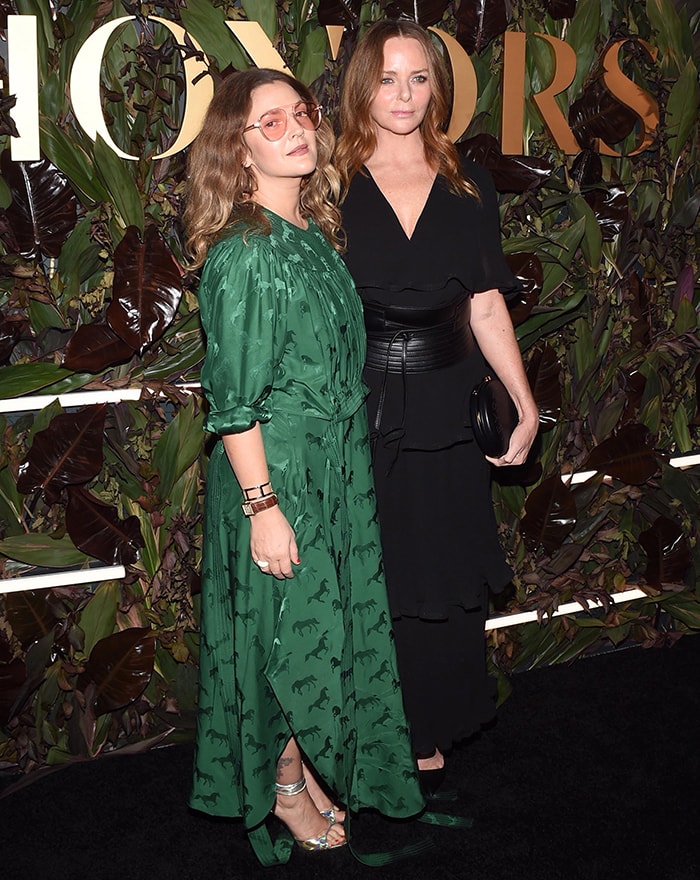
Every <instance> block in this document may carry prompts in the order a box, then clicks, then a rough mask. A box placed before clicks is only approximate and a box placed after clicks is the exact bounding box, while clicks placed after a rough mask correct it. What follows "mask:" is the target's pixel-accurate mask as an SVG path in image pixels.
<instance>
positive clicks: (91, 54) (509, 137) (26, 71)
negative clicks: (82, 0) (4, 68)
mask: <svg viewBox="0 0 700 880" xmlns="http://www.w3.org/2000/svg"><path fill="white" fill-rule="evenodd" d="M135 18H136V17H135V16H124V17H122V18H119V19H116V20H115V21H111V22H107V23H106V24H104V25H102V26H101V27H100V28H98V29H97V30H96V31H95V32H94V33H93V34H91V35H90V36H89V37H88V38H87V40H86V41H85V43H84V44H83V46H82V47H81V48H80V49H79V51H78V53H77V54H76V57H75V62H74V64H73V69H72V71H71V73H70V79H69V92H70V98H71V103H72V107H73V111H74V113H75V116H76V119H77V120H78V123H79V124H80V125H81V126H82V128H84V129H85V131H86V132H87V134H88V135H89V136H90V137H91V138H92V139H93V140H94V139H95V138H96V136H97V135H98V134H99V135H101V137H102V138H103V139H104V141H105V142H106V144H107V145H108V146H109V147H110V148H111V149H112V150H114V152H115V153H116V154H117V155H118V156H121V157H122V158H124V159H137V158H138V157H137V156H131V155H129V154H128V153H125V152H124V151H123V150H121V149H120V148H119V147H118V146H117V145H116V144H115V143H114V141H113V140H112V137H111V135H110V133H109V130H108V129H107V125H106V123H105V119H104V113H103V110H102V100H101V88H100V71H101V67H102V61H103V56H104V52H105V48H106V46H107V42H108V40H109V38H110V37H111V35H112V34H113V33H114V32H115V30H116V29H117V28H119V27H120V26H122V25H123V24H125V23H127V22H129V21H133V20H135ZM153 20H154V21H157V22H158V23H160V24H162V25H163V26H164V27H166V28H168V30H169V31H170V32H171V33H172V34H173V36H174V37H175V39H176V40H177V41H178V43H180V44H184V42H185V38H186V37H187V36H188V35H187V33H186V31H185V30H184V29H183V28H182V27H181V26H180V25H178V24H176V23H174V22H170V21H167V20H165V19H162V18H157V17H153ZM226 25H227V26H228V28H229V29H230V30H231V32H232V33H233V34H234V36H235V37H236V38H237V39H238V40H239V42H240V43H241V45H242V46H243V48H244V49H245V50H246V52H247V53H248V54H249V55H250V57H251V59H252V60H253V63H254V64H256V65H258V66H260V67H272V68H274V69H276V70H283V71H286V72H289V69H288V67H287V65H286V64H285V62H284V59H283V58H282V57H281V55H280V54H279V53H278V52H277V50H276V49H275V48H274V46H273V45H272V42H271V40H270V39H269V38H268V37H267V35H266V34H265V32H264V31H263V29H262V27H261V26H260V24H259V23H258V22H256V21H227V22H226ZM430 30H431V31H432V32H433V34H435V36H436V37H437V38H438V39H439V40H440V41H441V43H442V45H443V47H444V49H445V52H446V55H447V58H448V59H449V65H450V69H451V73H452V81H453V105H452V114H451V118H450V124H449V128H448V135H449V136H450V138H452V140H455V141H456V140H457V139H458V138H459V137H461V136H462V134H463V133H464V132H465V131H466V129H467V127H468V126H469V123H470V122H471V120H472V117H473V115H474V111H475V109H476V103H477V97H478V83H477V78H476V73H475V71H474V66H473V65H472V62H471V60H470V58H469V56H468V55H467V53H466V52H465V51H464V49H463V48H462V46H461V45H460V44H459V43H458V42H457V40H455V38H454V37H452V36H450V35H449V34H447V33H445V32H444V31H441V30H439V29H438V28H434V27H431V28H430ZM326 33H327V35H328V44H329V53H330V56H331V58H332V59H333V60H336V59H337V57H338V53H339V50H340V44H341V40H342V37H343V27H342V26H341V25H328V26H327V27H326ZM532 36H535V37H539V38H540V39H543V40H546V41H547V42H548V43H549V45H550V46H551V48H552V51H553V53H554V75H553V77H552V81H551V83H550V84H549V85H548V86H547V87H546V88H545V89H543V90H542V91H541V92H539V93H535V94H533V95H532V100H533V101H534V102H535V104H536V106H537V108H538V110H539V112H540V114H541V116H542V119H543V121H544V123H545V126H546V127H547V129H548V130H549V132H550V134H551V136H552V138H553V139H554V141H555V143H556V145H557V146H558V147H559V148H560V149H561V150H563V151H564V152H566V153H569V154H576V153H578V152H579V150H580V147H579V145H578V143H577V142H576V139H575V137H574V135H573V132H572V131H571V129H570V128H569V125H568V123H567V120H566V118H565V116H564V113H563V112H562V110H561V109H560V107H559V105H558V104H557V102H556V100H555V97H556V95H558V94H560V93H561V92H563V91H564V90H565V89H566V88H568V86H569V85H570V84H571V82H572V81H573V77H574V73H575V69H576V55H575V53H574V50H573V49H572V48H571V47H570V46H568V45H567V44H566V43H564V42H563V41H562V40H559V39H557V38H556V37H552V36H550V35H548V34H533V35H532ZM189 40H191V43H192V44H193V45H194V46H195V47H196V49H197V51H198V52H201V56H198V57H196V58H194V57H190V58H188V57H185V56H186V53H185V51H184V50H182V53H183V64H184V69H185V94H184V99H183V100H184V104H183V118H182V124H181V127H180V131H179V133H178V136H177V138H176V139H175V142H174V143H173V144H172V146H171V147H169V148H168V149H167V150H166V151H165V152H163V153H160V154H158V155H156V156H154V157H153V158H155V159H162V158H167V157H169V156H172V155H174V154H175V153H178V152H179V151H180V150H182V149H184V148H185V147H186V146H187V145H188V144H190V143H191V142H192V140H193V139H194V138H195V137H196V135H197V132H198V131H199V128H200V126H201V123H202V119H203V117H204V114H205V113H206V109H207V107H208V105H209V102H210V100H211V98H212V95H213V83H212V80H211V77H209V76H206V75H202V74H206V72H207V71H208V59H207V58H206V55H205V54H204V52H202V50H201V48H200V46H199V45H198V44H197V42H196V41H195V40H194V39H193V38H192V37H191V36H190V37H189ZM629 40H635V41H636V42H638V43H639V44H640V45H641V46H642V47H643V48H644V50H645V52H646V53H647V55H648V56H649V57H650V58H651V60H652V61H655V60H656V57H657V54H658V53H657V50H656V49H652V48H651V47H650V46H649V44H648V43H646V42H645V41H644V40H642V39H640V38H638V37H629V38H627V39H622V40H618V41H616V42H615V43H613V44H612V45H611V46H610V47H609V48H608V50H607V51H606V53H605V56H604V60H603V65H604V75H603V78H604V82H605V85H606V88H607V89H608V90H609V91H610V93H611V94H612V95H613V96H614V97H615V98H616V99H617V100H618V101H620V102H621V103H623V104H624V105H625V106H626V107H628V108H629V109H630V110H632V112H633V113H635V114H636V115H637V116H638V117H639V120H640V124H641V126H642V129H643V130H642V131H641V132H640V135H639V138H638V140H637V145H636V147H635V149H634V150H633V151H632V152H631V153H630V154H629V155H636V154H637V153H641V152H642V151H643V150H645V149H648V148H649V146H651V144H652V143H653V139H654V135H655V133H656V130H657V128H658V124H659V107H658V104H657V102H656V100H655V99H654V97H653V96H652V95H650V94H649V93H647V92H645V91H644V90H643V89H642V88H640V87H639V86H638V85H637V84H636V83H635V82H633V81H632V80H630V79H629V78H628V77H626V76H625V75H624V73H623V72H622V70H621V69H620V50H621V48H622V46H624V45H625V43H627V42H628V41H629ZM526 41H527V36H526V35H525V34H523V33H519V32H516V31H507V32H506V33H505V35H504V67H503V102H502V104H503V106H502V122H501V145H502V149H503V152H504V153H506V154H516V155H517V154H521V153H522V151H523V148H524V147H523V137H524V135H523V129H524V118H525V100H526V98H525V77H526V73H525V70H526V59H525V47H526ZM7 42H8V74H9V77H8V79H9V84H8V83H5V84H4V85H5V86H8V85H9V87H10V89H11V92H12V94H14V95H15V96H16V98H17V102H16V105H15V107H14V108H13V109H12V111H11V115H12V118H13V120H14V122H15V125H16V126H17V128H18V130H19V137H11V138H10V147H11V155H12V158H13V160H14V161H34V160H38V159H40V158H41V153H40V145H39V106H38V104H39V101H38V93H39V83H38V52H37V26H36V16H34V15H10V16H8V29H7ZM18 47H19V48H18ZM0 85H3V84H2V83H0ZM57 112H59V108H57ZM598 146H599V149H600V151H601V152H602V153H605V154H607V155H612V156H618V155H620V154H619V153H617V152H615V150H613V149H612V148H611V147H610V146H608V145H607V144H605V143H603V142H602V141H601V142H600V143H599V145H598Z"/></svg>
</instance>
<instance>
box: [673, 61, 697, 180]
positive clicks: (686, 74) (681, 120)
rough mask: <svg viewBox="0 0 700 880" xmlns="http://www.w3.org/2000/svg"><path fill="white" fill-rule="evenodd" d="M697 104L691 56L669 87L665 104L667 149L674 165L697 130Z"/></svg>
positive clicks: (695, 69)
mask: <svg viewBox="0 0 700 880" xmlns="http://www.w3.org/2000/svg"><path fill="white" fill-rule="evenodd" d="M698 104H700V85H698V70H697V67H696V66H695V64H694V63H693V60H692V58H691V59H689V61H688V63H687V64H686V65H685V66H684V68H683V71H682V73H681V75H680V77H679V78H678V81H677V82H676V83H675V85H674V86H673V88H672V89H671V94H670V95H669V96H668V104H667V105H666V128H667V131H668V149H669V152H670V157H671V162H672V164H674V165H675V164H676V162H677V161H678V158H679V156H680V155H681V153H682V152H683V148H684V147H686V146H689V147H690V146H692V143H689V139H690V135H691V132H692V131H693V130H696V131H697V125H698Z"/></svg>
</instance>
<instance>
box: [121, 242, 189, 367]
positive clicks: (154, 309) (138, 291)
mask: <svg viewBox="0 0 700 880" xmlns="http://www.w3.org/2000/svg"><path fill="white" fill-rule="evenodd" d="M181 296H182V275H181V272H180V267H179V266H178V264H177V262H176V261H175V258H174V257H173V255H172V254H171V252H170V250H169V248H168V246H167V245H166V243H165V241H164V239H163V237H162V236H161V234H160V232H159V231H158V230H157V229H156V227H155V226H149V227H148V229H147V230H146V233H145V235H144V237H143V238H142V237H141V233H140V232H139V230H138V229H137V228H136V227H135V226H130V227H129V228H128V229H127V230H126V234H125V235H124V238H123V239H122V240H121V241H120V242H119V244H118V245H117V247H116V250H115V251H114V284H113V287H112V302H111V303H110V304H109V308H108V309H107V323H108V324H109V325H110V327H111V328H112V329H113V330H114V331H115V333H117V335H118V336H120V337H121V338H122V339H123V340H124V342H126V344H127V345H129V346H131V348H132V349H133V350H134V351H138V352H139V353H143V351H144V349H145V348H147V347H148V346H149V345H150V344H151V343H152V342H153V341H154V340H156V339H158V338H159V337H160V336H162V334H163V333H164V332H165V330H166V328H167V327H168V325H169V324H170V323H171V321H172V320H173V318H174V317H175V312H176V311H177V307H178V304H179V302H180V297H181Z"/></svg>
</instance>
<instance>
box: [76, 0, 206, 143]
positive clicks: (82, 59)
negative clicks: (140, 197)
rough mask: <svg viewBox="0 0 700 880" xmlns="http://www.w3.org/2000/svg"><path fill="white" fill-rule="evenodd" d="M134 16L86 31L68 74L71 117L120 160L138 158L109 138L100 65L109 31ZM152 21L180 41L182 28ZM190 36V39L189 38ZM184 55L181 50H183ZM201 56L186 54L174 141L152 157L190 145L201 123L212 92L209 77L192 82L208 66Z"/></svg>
mask: <svg viewBox="0 0 700 880" xmlns="http://www.w3.org/2000/svg"><path fill="white" fill-rule="evenodd" d="M135 18H136V16H134V15H126V16H124V17H122V18H117V19H115V20H114V21H110V22H107V23H106V24H103V25H102V26H101V27H99V28H98V29H97V30H96V31H95V32H94V33H92V34H90V36H89V37H88V38H87V40H86V41H85V43H84V44H83V45H82V47H81V49H80V51H79V52H78V54H77V55H76V56H75V62H74V64H73V70H72V71H71V76H70V95H71V103H72V105H73V110H74V112H75V117H76V119H77V120H78V122H79V123H80V125H81V126H82V128H83V129H84V130H85V132H86V134H87V135H88V136H89V137H90V138H92V140H95V138H96V137H97V135H98V134H99V135H100V137H101V138H102V139H103V140H104V141H105V143H106V144H107V145H108V146H109V147H110V148H111V149H112V150H114V152H115V153H116V154H117V155H118V156H121V158H122V159H138V158H139V157H138V156H132V155H130V154H129V153H125V152H124V151H123V150H121V149H120V148H119V147H118V146H117V145H116V144H115V143H114V141H113V140H112V135H111V134H110V133H109V129H108V128H107V124H106V123H105V118H104V114H103V112H102V94H101V88H100V68H101V67H102V58H103V56H104V51H105V47H106V45H107V41H108V40H109V38H110V36H111V35H112V33H113V32H114V31H115V30H116V29H117V28H118V27H121V25H123V24H125V23H126V22H128V21H134V20H135ZM152 21H157V22H158V23H160V24H162V25H164V26H165V27H166V28H168V30H169V31H170V32H171V33H172V35H173V36H174V37H175V39H176V40H177V41H178V42H179V43H180V44H181V45H182V44H184V38H185V33H186V32H185V29H184V28H182V27H181V26H180V25H179V24H176V23H175V22H172V21H166V20H165V19H163V18H158V17H157V16H153V18H152ZM190 39H192V38H190ZM192 43H193V45H194V46H195V48H196V49H197V50H198V51H201V46H199V44H198V43H197V42H196V40H194V39H192ZM183 54H184V53H183ZM202 55H203V59H204V60H200V59H198V58H194V57H190V58H186V59H185V61H184V68H185V101H184V114H183V119H182V125H181V127H180V132H179V134H178V136H177V138H176V139H175V143H174V144H173V145H172V146H171V147H170V148H169V149H167V150H166V151H165V152H164V153H160V154H159V155H157V156H154V157H153V158H154V159H164V158H167V157H168V156H172V155H174V154H175V153H178V152H179V151H180V150H183V149H184V148H185V147H186V146H187V145H188V144H190V143H191V142H192V141H193V140H194V139H195V137H196V136H197V133H198V132H199V129H200V127H201V125H202V120H203V119H204V114H205V113H206V110H207V107H208V106H209V102H210V101H211V99H212V95H213V94H214V85H213V83H212V79H211V77H210V76H203V77H201V79H200V80H199V81H198V82H197V83H195V82H194V79H195V77H197V76H198V75H199V74H201V73H207V71H208V69H209V67H208V64H207V62H206V55H204V53H203V52H202Z"/></svg>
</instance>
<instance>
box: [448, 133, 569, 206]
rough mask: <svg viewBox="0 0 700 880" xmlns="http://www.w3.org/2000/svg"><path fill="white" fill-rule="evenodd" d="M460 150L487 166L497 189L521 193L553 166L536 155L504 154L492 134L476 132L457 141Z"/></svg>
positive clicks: (537, 183) (533, 186)
mask: <svg viewBox="0 0 700 880" xmlns="http://www.w3.org/2000/svg"><path fill="white" fill-rule="evenodd" d="M457 149H458V150H459V152H460V153H461V154H462V155H463V156H466V157H467V158H468V159H473V160H474V161H475V162H478V163H479V164H480V165H483V166H484V167H485V168H487V169H488V170H489V171H490V172H491V175H492V176H493V182H494V184H495V185H496V189H497V190H498V191H499V192H502V193H503V192H512V193H524V192H528V191H529V190H534V189H536V188H537V187H538V186H542V184H543V183H545V182H546V180H547V179H548V178H549V176H550V175H551V173H552V166H551V165H550V164H549V163H548V162H545V160H544V159H538V158H537V157H535V156H504V155H503V153H502V152H501V147H500V145H499V143H498V141H497V140H496V138H495V137H493V135H490V134H477V135H476V136H475V137H473V138H468V139H467V140H466V141H460V143H458V144H457Z"/></svg>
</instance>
